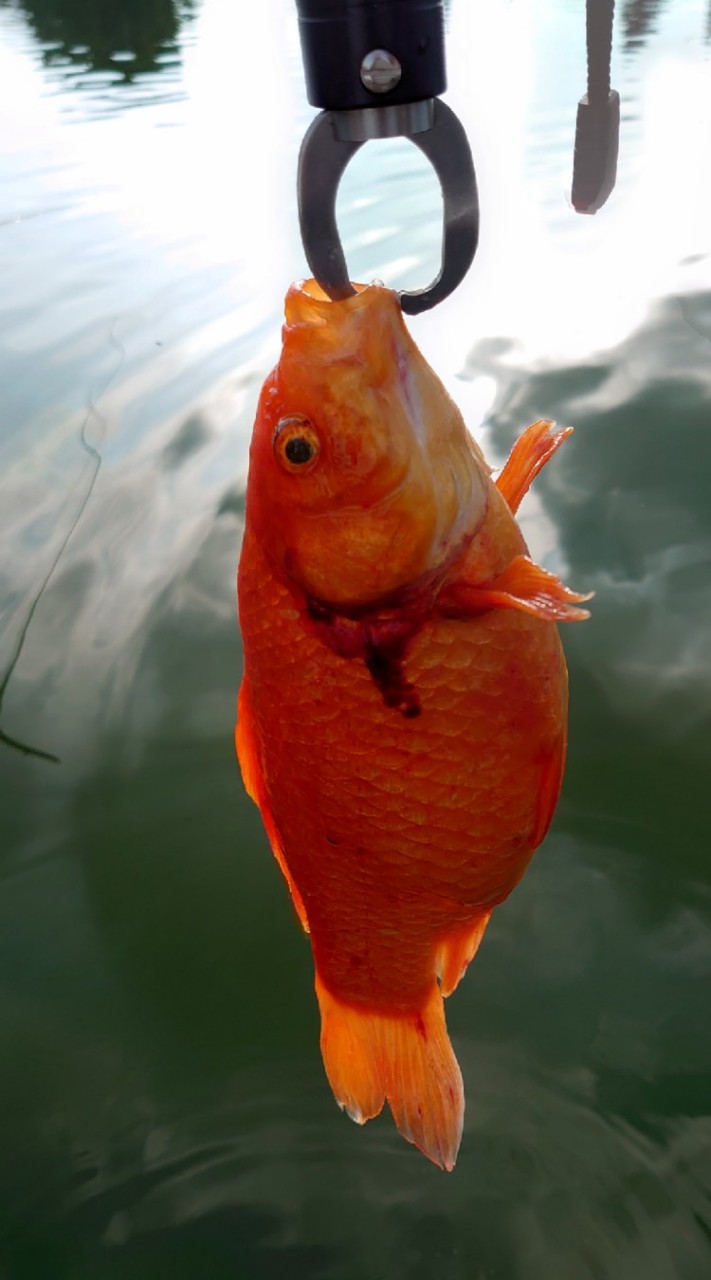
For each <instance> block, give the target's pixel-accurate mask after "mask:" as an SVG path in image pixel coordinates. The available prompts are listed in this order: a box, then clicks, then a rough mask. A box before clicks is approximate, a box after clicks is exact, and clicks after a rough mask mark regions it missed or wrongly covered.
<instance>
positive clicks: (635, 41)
mask: <svg viewBox="0 0 711 1280" xmlns="http://www.w3.org/2000/svg"><path fill="white" fill-rule="evenodd" d="M668 2H669V0H625V3H624V4H623V6H622V32H623V40H624V46H625V48H626V49H635V48H638V47H639V46H641V45H643V44H644V43H645V42H646V40H647V38H648V37H649V36H651V35H654V33H655V31H656V27H657V19H658V18H659V17H661V15H662V13H663V12H664V10H665V9H666V8H667V6H668ZM705 36H706V39H707V40H709V39H711V4H709V8H708V13H707V18H706V32H705Z"/></svg>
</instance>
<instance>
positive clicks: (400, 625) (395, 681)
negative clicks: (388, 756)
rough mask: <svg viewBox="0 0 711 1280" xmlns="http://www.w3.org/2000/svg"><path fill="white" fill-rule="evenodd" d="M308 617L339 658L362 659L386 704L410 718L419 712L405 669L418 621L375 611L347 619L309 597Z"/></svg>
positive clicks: (415, 696)
mask: <svg viewBox="0 0 711 1280" xmlns="http://www.w3.org/2000/svg"><path fill="white" fill-rule="evenodd" d="M307 611H308V616H309V618H310V619H311V621H312V623H313V625H314V627H315V628H316V629H317V631H318V634H319V636H320V637H321V639H322V640H323V641H324V643H325V644H327V645H329V647H330V648H331V649H333V651H334V653H337V654H339V656H340V657H342V658H361V659H362V660H363V661H364V663H365V665H366V667H367V669H368V671H369V672H370V675H371V676H372V678H373V682H374V683H375V685H376V686H377V688H378V689H379V691H380V693H381V695H382V698H383V701H384V703H385V705H386V707H393V708H394V709H395V710H398V711H400V712H401V714H402V715H403V716H405V718H406V719H408V720H412V719H414V718H415V717H416V716H419V715H420V713H421V711H422V706H421V704H420V699H419V697H418V694H417V690H416V689H415V687H414V685H412V684H411V682H410V681H409V680H408V679H407V677H406V675H405V669H404V665H403V664H404V660H405V654H406V651H407V646H408V644H409V642H410V640H411V639H412V637H413V636H414V635H415V634H416V633H417V631H418V630H419V628H420V626H421V625H422V624H421V621H420V619H419V618H418V617H416V616H415V617H410V616H408V613H407V612H403V613H402V614H401V615H398V614H397V613H396V612H390V613H389V614H388V615H387V616H382V615H381V614H378V613H375V614H372V615H367V616H366V617H364V618H349V617H347V616H346V615H344V614H342V613H337V612H336V611H335V610H333V609H328V608H327V607H326V606H325V605H323V604H321V603H320V602H319V601H315V600H310V601H309V602H308V606H307Z"/></svg>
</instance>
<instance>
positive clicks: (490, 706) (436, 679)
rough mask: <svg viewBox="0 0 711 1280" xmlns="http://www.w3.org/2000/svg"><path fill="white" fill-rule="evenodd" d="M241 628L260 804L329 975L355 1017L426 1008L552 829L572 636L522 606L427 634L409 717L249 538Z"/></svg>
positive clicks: (434, 625)
mask: <svg viewBox="0 0 711 1280" xmlns="http://www.w3.org/2000/svg"><path fill="white" fill-rule="evenodd" d="M240 618H241V625H242V633H243V643H244V662H245V666H244V685H243V697H244V699H245V708H246V709H247V710H248V713H249V716H250V720H251V733H252V735H253V738H254V751H255V755H256V757H257V759H258V761H259V767H260V771H261V788H262V789H261V793H260V794H261V800H260V803H262V805H263V808H264V809H268V811H269V817H270V823H271V830H272V832H275V833H276V837H277V839H278V843H279V846H280V855H281V858H283V861H284V862H285V863H286V866H287V867H288V875H289V878H290V880H291V881H293V884H294V885H295V886H296V888H297V890H298V895H299V898H300V900H301V903H302V904H303V910H304V912H305V915H306V918H307V920H308V927H309V930H310V933H311V942H312V947H313V951H314V958H315V961H316V967H317V971H318V974H319V977H320V981H321V983H322V984H323V986H324V987H325V988H326V989H327V990H328V991H330V992H332V993H333V994H334V995H337V996H338V997H339V999H341V1000H344V1001H346V1002H347V1003H348V1004H349V1005H351V1006H354V1007H357V1006H364V1007H365V1006H367V1007H368V1008H369V1009H373V1008H374V1009H382V1010H384V1011H397V1010H399V1011H407V1010H415V1009H418V1008H421V1007H422V1004H423V1001H426V1000H427V999H428V998H429V996H430V993H431V989H432V984H433V978H434V973H435V971H436V970H437V968H438V966H440V972H441V963H442V960H441V958H442V954H443V945H444V946H445V948H446V944H447V940H449V941H450V944H451V947H452V948H453V949H454V950H453V954H456V955H457V956H458V957H459V956H461V957H462V965H463V967H465V966H466V960H467V959H468V958H470V954H471V952H472V949H473V948H475V945H476V942H477V941H478V938H479V937H480V936H481V933H482V932H483V928H484V926H485V923H486V919H487V918H488V914H489V913H490V911H491V909H492V907H493V906H495V905H496V904H497V903H499V902H501V901H502V900H503V899H504V898H505V897H506V896H507V895H508V894H509V893H510V892H511V890H512V889H513V887H514V885H515V884H516V883H517V881H518V880H519V879H520V877H521V876H522V874H523V872H524V871H525V868H526V866H527V864H528V861H529V859H530V857H531V854H532V852H533V850H534V848H535V847H536V844H537V843H539V842H540V839H541V838H542V835H543V834H544V833H545V827H546V825H547V820H548V817H549V816H550V812H552V809H553V807H554V805H555V800H556V798H557V791H558V787H559V782H560V775H561V772H562V762H563V756H564V750H565V725H566V716H567V680H566V670H565V663H564V659H563V655H562V650H561V646H560V642H559V639H558V634H557V629H556V627H555V626H554V625H553V624H551V623H548V622H544V621H541V620H539V619H536V618H531V617H529V616H527V615H524V614H521V613H516V612H514V611H512V610H492V611H490V612H488V613H486V614H483V615H481V616H480V617H478V618H475V619H471V620H467V621H458V620H446V619H437V620H433V621H432V622H430V623H427V624H426V625H425V626H424V627H423V628H422V630H421V631H420V633H419V634H418V635H417V636H416V637H415V639H414V640H413V642H412V644H411V647H410V649H409V651H408V653H407V655H406V658H405V671H406V675H407V678H408V680H409V681H410V682H411V683H412V684H413V685H414V687H415V689H416V690H417V693H418V697H419V701H420V704H421V713H420V715H419V716H417V717H415V718H407V717H405V716H403V715H402V714H401V712H400V711H398V710H394V709H392V708H389V707H387V706H386V705H385V704H384V702H383V699H382V696H381V693H380V691H379V690H378V688H377V687H376V685H375V683H374V681H373V679H372V678H371V676H370V674H369V673H368V671H367V670H366V667H365V665H364V663H363V662H362V661H361V660H358V659H346V658H343V657H340V656H338V655H337V654H336V653H334V652H333V651H332V650H331V649H330V648H329V647H328V646H327V645H326V644H324V642H323V641H322V639H321V638H320V637H319V636H318V635H317V634H316V632H315V631H314V630H313V628H312V626H311V624H310V623H309V621H308V618H306V617H305V616H304V613H303V611H302V610H301V609H299V607H298V606H297V604H296V603H295V600H294V597H293V596H292V594H291V592H290V591H289V590H288V588H287V587H286V586H284V585H282V584H281V583H279V582H278V581H277V580H276V579H275V578H274V577H273V576H272V574H271V573H270V571H269V568H268V566H267V564H266V561H265V560H264V558H263V557H262V555H261V553H260V551H259V548H258V547H257V546H256V544H254V543H252V544H250V541H249V537H248V539H247V542H246V544H245V548H244V552H243V556H242V562H241V569H240ZM267 826H268V829H269V823H267ZM272 842H273V843H274V839H273V840H272ZM280 860H281V859H280ZM457 963H459V961H458V962H457ZM457 976H458V973H457V975H455V977H454V978H453V979H451V978H450V980H448V981H449V989H451V988H452V986H453V985H456V980H457ZM444 993H445V994H446V990H445V992H444Z"/></svg>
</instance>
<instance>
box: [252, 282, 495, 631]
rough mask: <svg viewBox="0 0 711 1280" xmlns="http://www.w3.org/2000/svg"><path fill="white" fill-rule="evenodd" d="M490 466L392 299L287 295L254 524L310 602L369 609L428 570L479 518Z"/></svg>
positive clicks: (312, 290)
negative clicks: (281, 344)
mask: <svg viewBox="0 0 711 1280" xmlns="http://www.w3.org/2000/svg"><path fill="white" fill-rule="evenodd" d="M490 487H491V481H490V480H489V468H488V467H487V465H486V463H485V462H484V459H483V457H482V455H481V453H480V451H479V449H478V448H477V446H476V445H475V444H474V442H473V441H472V439H471V437H470V436H469V434H468V432H467V430H466V427H465V425H464V422H463V420H462V417H461V414H460V413H459V410H458V409H457V407H456V406H455V404H454V402H453V401H452V400H451V399H450V397H449V395H448V394H447V392H446V390H445V388H444V387H443V385H442V383H441V382H440V380H439V378H437V376H436V374H435V373H434V372H433V370H432V369H431V368H430V367H429V365H428V364H427V363H426V361H425V360H424V358H423V356H422V355H421V354H420V352H419V350H418V349H417V347H416V346H415V344H414V342H413V341H412V338H411V337H410V335H409V333H408V331H407V329H406V327H405V324H404V320H403V316H402V311H401V308H400V304H399V301H398V298H397V295H396V294H395V293H393V292H392V291H391V290H389V289H386V288H384V287H383V286H382V285H376V284H373V285H368V286H358V287H357V292H356V293H355V294H354V295H353V296H351V297H349V298H346V299H345V300H343V301H337V302H333V301H331V300H330V299H329V298H328V297H327V296H326V295H325V294H324V293H323V291H322V290H321V289H320V287H319V286H318V285H317V284H316V283H315V281H308V282H306V283H303V284H300V285H293V286H292V287H291V289H290V290H289V292H288V294H287V297H286V323H285V325H284V330H283V349H282V354H281V357H280V360H279V363H278V365H277V367H276V369H275V370H274V372H273V373H272V374H271V375H270V377H269V378H268V379H267V382H266V384H265V386H264V389H263V391H262V396H261V399H260V403H259V409H258V412H257V420H256V423H255V429H254V434H253V439H252V448H251V454H250V476H249V486H248V520H250V521H251V523H252V526H253V527H254V528H255V531H256V533H257V536H258V537H259V540H260V543H261V544H262V547H263V550H264V551H265V553H266V554H267V555H268V556H269V557H270V558H271V559H272V560H273V561H275V562H276V563H277V565H278V567H279V568H280V569H281V570H282V571H283V572H285V573H286V574H287V575H288V576H289V578H291V580H292V581H293V582H294V583H296V584H297V585H298V586H299V587H300V588H301V589H302V590H303V591H304V592H305V593H306V595H307V596H309V597H311V598H313V599H316V600H319V601H321V602H323V603H325V604H328V605H330V606H333V607H335V608H341V609H347V608H363V607H367V606H368V605H370V604H374V603H376V602H383V601H387V600H388V598H389V597H392V596H393V595H396V594H397V593H398V592H402V591H403V590H404V589H406V588H408V587H411V586H413V585H414V584H416V583H417V582H418V581H420V580H421V579H422V578H423V576H424V575H432V574H433V573H435V574H436V571H437V569H438V567H439V566H440V565H444V564H446V563H448V562H449V561H450V560H451V558H452V556H453V554H455V553H456V551H457V549H458V548H459V547H460V546H461V545H462V543H463V541H464V539H465V538H466V537H467V536H468V535H471V534H472V533H473V532H474V531H475V530H476V529H477V528H478V527H479V526H480V525H481V523H482V522H483V520H484V516H485V513H486V506H487V500H488V492H489V489H490Z"/></svg>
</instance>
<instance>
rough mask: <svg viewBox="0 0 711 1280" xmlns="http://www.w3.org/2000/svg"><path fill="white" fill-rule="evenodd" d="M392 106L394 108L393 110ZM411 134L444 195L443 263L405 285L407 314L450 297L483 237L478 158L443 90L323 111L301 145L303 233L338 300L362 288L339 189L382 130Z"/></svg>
mask: <svg viewBox="0 0 711 1280" xmlns="http://www.w3.org/2000/svg"><path fill="white" fill-rule="evenodd" d="M388 113H390V114H388ZM394 136H404V137H408V138H409V139H410V141H411V142H414V144H415V146H417V147H419V149H420V151H422V153H423V155H425V156H426V157H427V159H428V160H429V162H430V164H431V165H432V168H433V169H434V171H435V173H436V175H437V178H438V180H439V184H440V188H441V191H442V203H443V238H442V265H441V268H440V271H439V274H438V275H437V277H436V278H435V279H434V280H433V281H432V283H431V284H430V285H428V286H427V287H426V288H424V289H415V290H412V291H408V290H402V291H401V292H400V293H399V294H398V297H399V299H400V305H401V307H402V309H403V311H405V312H406V313H407V314H408V315H417V314H419V313H420V312H421V311H428V310H429V309H430V308H431V307H434V306H436V305H437V303H439V302H442V301H443V299H444V298H447V297H449V295H450V293H452V292H453V291H454V290H455V289H456V288H457V286H458V285H459V284H461V282H462V280H463V279H464V277H465V275H466V273H467V271H468V270H469V268H470V266H471V264H472V262H473V260H474V254H475V253H476V249H477V244H478V241H479V196H478V191H477V184H476V174H475V172H474V162H473V160H472V154H471V150H470V147H469V142H468V140H467V135H466V133H465V131H464V128H463V125H462V123H461V121H460V120H459V118H458V117H457V116H456V115H455V114H454V112H453V111H452V110H451V108H450V107H448V106H447V105H446V103H444V102H442V100H441V99H440V98H430V99H427V100H426V101H424V102H415V103H407V104H403V105H398V106H392V107H389V108H385V107H364V108H360V109H357V110H350V111H322V112H321V113H320V115H318V116H316V119H315V120H314V121H313V122H312V124H311V125H310V127H309V129H308V130H307V132H306V135H305V137H304V140H303V142H302V144H301V151H300V153H299V166H298V176H297V195H298V204H299V224H300V227H301V239H302V241H303V245H304V252H305V254H306V258H307V261H308V264H309V266H310V268H311V271H312V272H313V274H314V276H315V278H316V280H317V281H318V283H319V284H320V285H321V287H322V289H323V290H324V292H325V293H327V294H328V296H329V298H331V299H332V300H333V301H343V300H344V299H346V298H349V297H352V296H353V294H354V293H355V290H354V288H353V285H352V284H351V281H350V275H349V272H348V266H347V264H346V259H345V256H344V253H343V247H342V245H341V239H340V236H339V233H338V223H337V221H336V194H337V192H338V185H339V183H340V180H341V178H342V176H343V174H344V172H345V170H346V168H347V166H348V163H349V161H350V160H351V159H352V157H353V156H354V155H355V153H356V152H357V151H359V150H360V148H361V147H362V146H363V144H364V143H365V142H366V141H367V140H368V139H370V138H376V137H394Z"/></svg>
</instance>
